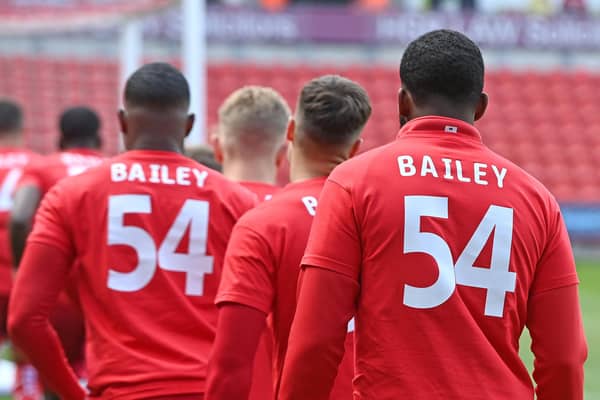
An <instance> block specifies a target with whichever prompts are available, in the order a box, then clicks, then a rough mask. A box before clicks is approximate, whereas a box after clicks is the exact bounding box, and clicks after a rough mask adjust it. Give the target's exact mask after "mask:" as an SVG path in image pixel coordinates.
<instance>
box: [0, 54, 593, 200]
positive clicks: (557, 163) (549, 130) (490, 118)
mask: <svg viewBox="0 0 600 400" xmlns="http://www.w3.org/2000/svg"><path fill="white" fill-rule="evenodd" d="M325 73H339V74H342V75H345V76H347V77H349V78H351V79H354V80H356V81H358V82H359V83H361V84H363V85H364V86H365V87H366V88H367V90H368V91H369V94H370V96H371V98H372V101H373V109H374V112H373V116H372V118H371V120H370V122H369V124H368V126H367V128H366V130H365V131H366V133H365V143H364V148H363V150H364V149H370V148H373V147H376V146H378V145H381V144H384V143H387V142H389V141H391V140H392V139H393V137H394V135H395V133H396V131H397V129H398V121H397V106H396V98H395V91H396V88H397V87H398V73H397V70H396V69H395V68H390V67H383V66H353V67H350V68H343V69H341V68H339V67H315V66H311V67H307V66H298V65H294V66H283V65H279V66H277V65H251V64H218V65H210V66H209V68H208V124H209V126H210V125H212V124H214V123H215V122H216V117H217V108H218V106H219V104H221V102H222V101H223V99H225V97H226V96H227V95H228V94H230V93H231V92H232V91H233V90H235V89H237V88H239V87H240V86H243V85H248V84H262V85H269V86H272V87H274V88H275V89H276V90H278V91H279V92H280V93H282V95H283V96H284V97H285V98H286V99H287V100H288V101H289V102H290V104H294V103H295V98H296V96H297V94H298V91H299V89H300V88H301V87H302V85H303V84H304V83H305V82H306V81H307V80H309V79H310V78H312V77H314V76H316V75H320V74H325ZM0 74H1V75H2V76H3V78H4V79H2V80H0V95H2V96H10V97H13V98H15V99H17V100H18V101H20V102H21V103H22V104H24V106H25V111H26V121H27V122H26V124H27V126H26V138H27V140H28V143H29V144H30V145H31V147H32V148H34V149H36V150H39V151H42V152H48V151H50V150H51V149H53V148H54V147H55V142H54V141H55V137H56V135H55V132H56V118H57V115H59V114H60V112H61V111H62V110H63V109H64V108H66V107H68V106H70V105H73V104H88V105H89V106H91V107H94V108H95V109H97V110H98V111H99V113H100V115H101V117H102V120H103V134H104V137H105V141H106V147H105V150H106V151H107V152H108V153H109V154H112V153H116V152H117V150H118V135H117V132H118V126H117V119H116V115H115V114H116V110H117V108H118V98H117V93H118V85H119V74H118V66H117V64H116V63H115V62H111V61H106V60H105V59H103V60H87V59H86V60H78V59H64V58H60V59H52V58H40V57H35V58H34V57H1V58H0ZM486 79H487V80H486V90H487V92H488V93H489V94H490V107H489V110H488V114H487V115H486V116H485V117H484V118H483V119H482V120H481V122H480V123H479V127H480V128H481V130H482V132H483V134H484V140H485V142H486V143H487V144H488V145H489V146H490V147H491V148H493V149H494V150H496V151H498V152H499V153H500V154H502V155H504V156H506V157H508V158H509V159H511V160H513V161H514V162H516V163H517V164H519V165H521V166H522V167H524V168H525V169H526V170H528V171H529V172H530V173H531V174H533V175H534V176H536V177H537V178H538V179H540V180H541V181H542V182H543V183H545V184H546V185H547V186H548V187H549V188H550V189H551V190H552V191H553V192H554V194H555V195H556V196H557V198H558V199H559V200H561V201H563V202H597V201H598V200H600V174H598V172H597V166H596V165H595V161H594V160H595V158H596V157H597V154H600V136H599V135H598V134H597V132H599V131H600V113H599V112H597V110H596V108H597V104H600V91H599V90H597V88H598V87H600V74H593V73H590V72H586V71H577V72H565V71H549V72H539V71H535V72H534V71H518V72H517V71H514V70H495V71H491V72H489V73H488V74H487V78H486Z"/></svg>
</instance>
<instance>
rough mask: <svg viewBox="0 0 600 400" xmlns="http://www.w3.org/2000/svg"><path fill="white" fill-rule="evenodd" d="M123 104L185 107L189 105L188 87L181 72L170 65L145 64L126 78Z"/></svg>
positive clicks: (154, 107)
mask: <svg viewBox="0 0 600 400" xmlns="http://www.w3.org/2000/svg"><path fill="white" fill-rule="evenodd" d="M125 104H127V105H131V106H140V107H148V108H153V109H158V110H164V109H171V108H186V109H187V108H188V107H189V105H190V87H189V85H188V82H187V80H186V79H185V77H184V76H183V74H182V73H181V72H180V71H179V70H178V69H177V68H175V67H173V66H172V65H170V64H167V63H150V64H146V65H144V66H142V67H141V68H139V69H138V70H137V71H135V72H134V73H133V75H131V77H130V78H129V79H128V80H127V83H126V85H125Z"/></svg>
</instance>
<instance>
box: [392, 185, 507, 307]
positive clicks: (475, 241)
mask: <svg viewBox="0 0 600 400" xmlns="http://www.w3.org/2000/svg"><path fill="white" fill-rule="evenodd" d="M404 204H405V226H404V253H405V254H407V253H426V254H429V255H430V256H432V257H433V258H434V260H435V262H436V264H437V267H438V269H439V275H438V279H437V281H436V282H435V283H434V284H433V285H431V286H428V287H415V286H411V285H408V284H406V285H405V286H404V304H405V305H407V306H409V307H413V308H422V309H425V308H434V307H437V306H439V305H441V304H443V303H445V302H446V301H447V300H448V299H449V298H450V296H452V294H453V293H454V290H455V288H456V284H457V283H458V284H460V285H463V286H469V287H476V288H483V289H487V295H486V301H485V315H488V316H492V317H502V315H503V314H504V302H505V299H506V293H507V292H514V291H515V285H516V273H514V272H510V271H509V261H510V250H511V245H512V231H513V210H512V208H507V207H500V206H495V205H492V206H490V207H489V208H488V210H487V212H486V214H485V216H484V217H483V219H482V220H481V222H480V223H479V226H478V227H477V229H475V232H474V233H473V236H471V239H470V240H469V243H467V246H466V247H465V249H464V250H463V252H462V253H461V255H460V256H459V257H458V260H457V261H456V265H454V262H453V260H452V253H451V252H450V247H449V246H448V243H446V241H445V240H444V239H443V238H442V237H441V236H439V235H436V234H435V233H430V232H421V217H435V218H448V198H447V197H436V196H406V197H405V198H404ZM492 232H494V240H493V243H492V261H491V265H490V268H482V267H477V266H475V265H474V263H475V260H476V259H477V257H478V256H479V254H480V253H481V251H482V250H483V247H484V246H485V243H486V242H487V240H488V239H489V237H490V235H491V234H492Z"/></svg>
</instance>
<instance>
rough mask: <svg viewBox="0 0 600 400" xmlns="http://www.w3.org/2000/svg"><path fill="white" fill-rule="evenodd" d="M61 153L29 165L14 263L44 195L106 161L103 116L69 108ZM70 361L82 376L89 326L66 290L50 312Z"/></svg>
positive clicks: (18, 198)
mask: <svg viewBox="0 0 600 400" xmlns="http://www.w3.org/2000/svg"><path fill="white" fill-rule="evenodd" d="M59 129H60V139H59V143H58V147H59V149H60V150H61V151H60V152H59V153H55V154H52V155H50V156H47V157H41V158H38V159H37V160H36V161H34V162H32V163H30V164H28V165H27V167H26V168H25V169H24V170H23V176H22V178H21V180H20V183H19V185H18V189H17V191H16V193H15V199H14V205H13V209H12V210H11V214H10V239H11V246H12V254H13V262H14V266H15V267H18V265H19V262H20V261H21V257H22V256H23V250H24V249H25V242H26V240H27V235H29V232H30V230H31V225H32V224H33V217H34V215H35V212H36V210H37V208H38V206H39V204H40V201H41V199H42V198H43V197H44V195H45V194H46V193H47V192H48V191H49V190H50V188H51V187H52V186H54V185H55V184H56V183H57V182H58V181H59V180H61V179H63V178H65V177H67V176H72V175H77V174H79V173H81V172H83V171H85V170H86V169H88V168H90V167H93V166H96V165H98V164H100V163H101V162H102V156H101V154H100V152H99V151H100V147H101V144H102V140H101V137H100V133H99V130H100V119H99V118H98V115H97V114H96V113H95V112H94V111H93V110H91V109H90V108H87V107H81V106H80V107H73V108H69V109H67V110H65V111H64V112H63V113H62V115H61V116H60V119H59ZM50 320H51V322H52V326H53V327H54V329H55V330H56V333H57V334H58V337H59V338H60V342H61V344H62V346H63V348H64V350H65V355H66V357H67V360H68V361H69V364H70V365H71V366H72V367H73V369H74V370H75V372H76V373H77V375H78V376H82V375H83V374H84V371H85V370H84V360H85V357H84V346H85V329H84V322H83V316H82V315H81V312H80V310H79V307H78V306H77V305H76V304H75V303H74V301H73V300H72V299H70V298H68V296H67V295H66V294H65V293H63V294H61V296H60V297H59V300H58V302H57V304H56V307H55V308H54V309H53V310H52V312H51V313H50Z"/></svg>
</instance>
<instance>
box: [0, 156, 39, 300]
mask: <svg viewBox="0 0 600 400" xmlns="http://www.w3.org/2000/svg"><path fill="white" fill-rule="evenodd" d="M38 157H40V156H39V155H37V154H35V153H33V152H32V151H29V150H24V149H19V148H1V149H0V297H2V296H6V297H8V294H9V293H10V289H11V287H12V281H13V278H12V274H13V272H12V270H13V259H12V250H11V249H10V240H9V233H8V223H9V219H10V210H11V209H12V205H13V195H14V192H15V189H16V188H17V183H18V182H19V179H21V176H22V174H23V169H24V168H25V166H26V165H28V164H29V163H31V162H32V161H34V160H36V159H37V158H38Z"/></svg>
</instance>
